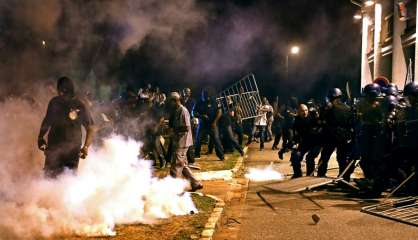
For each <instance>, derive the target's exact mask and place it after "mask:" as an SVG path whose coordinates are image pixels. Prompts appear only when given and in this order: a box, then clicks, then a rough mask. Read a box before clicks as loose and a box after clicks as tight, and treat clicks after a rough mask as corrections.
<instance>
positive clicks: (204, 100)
mask: <svg viewBox="0 0 418 240" xmlns="http://www.w3.org/2000/svg"><path fill="white" fill-rule="evenodd" d="M194 116H195V117H197V118H199V120H200V121H199V126H198V130H197V134H196V142H195V143H196V145H195V157H196V158H200V151H201V146H202V141H203V139H204V138H205V136H207V135H209V137H210V140H211V141H212V142H213V144H214V147H215V152H216V155H217V156H218V158H219V159H220V160H224V150H223V148H222V144H221V140H220V137H219V129H218V121H219V119H220V118H221V116H222V110H221V109H220V107H219V106H218V105H217V103H216V100H215V99H214V98H211V97H210V96H209V94H208V92H207V91H204V90H203V91H202V95H201V101H200V102H199V103H198V104H196V108H195V111H194Z"/></svg>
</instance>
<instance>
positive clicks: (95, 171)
mask: <svg viewBox="0 0 418 240" xmlns="http://www.w3.org/2000/svg"><path fill="white" fill-rule="evenodd" d="M139 148H140V143H138V142H135V141H133V140H125V139H123V138H122V137H119V136H113V137H111V138H109V139H107V140H105V143H104V146H103V147H101V148H100V149H97V150H93V152H92V153H91V155H90V156H89V157H88V158H87V159H86V160H85V161H83V162H81V163H80V166H79V171H78V173H77V175H73V174H71V173H66V174H63V175H62V176H60V177H59V178H58V179H56V180H50V179H42V178H39V179H37V180H35V181H32V182H31V183H29V184H28V185H27V186H26V187H25V189H20V193H19V194H18V195H15V196H14V197H12V199H2V200H1V205H0V213H1V215H2V216H1V218H0V236H2V235H3V234H12V236H17V237H21V238H30V237H34V236H44V237H48V236H53V235H72V234H75V235H83V236H97V235H100V236H102V235H114V234H115V232H114V231H113V229H114V226H115V224H123V223H134V222H142V223H151V222H152V221H154V220H156V219H160V218H168V217H170V216H172V215H185V214H189V213H190V212H191V211H194V212H196V211H197V210H196V208H195V206H194V204H193V201H192V200H191V197H190V195H189V194H183V191H184V189H185V187H187V184H188V183H187V182H186V181H184V180H181V179H173V178H171V177H166V178H164V179H157V178H154V177H153V176H152V170H151V169H152V166H151V163H150V161H145V160H140V161H138V159H137V155H138V149H139ZM3 236H4V235H3Z"/></svg>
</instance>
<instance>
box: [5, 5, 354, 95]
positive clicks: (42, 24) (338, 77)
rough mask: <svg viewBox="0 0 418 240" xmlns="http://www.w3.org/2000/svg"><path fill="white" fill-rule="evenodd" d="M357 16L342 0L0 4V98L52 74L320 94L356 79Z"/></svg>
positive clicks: (82, 81) (100, 81)
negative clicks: (246, 83) (248, 81)
mask: <svg viewBox="0 0 418 240" xmlns="http://www.w3.org/2000/svg"><path fill="white" fill-rule="evenodd" d="M356 10H357V9H356V7H355V6H353V5H351V3H350V1H349V0H317V1H313V0H232V1H224V0H170V1H161V0H141V1H139V0H120V1H111V0H103V1H99V0H60V1H57V0H38V1H33V0H22V1H14V0H3V1H0V81H1V83H2V84H1V87H2V88H1V89H0V95H5V94H8V93H11V92H25V91H26V92H27V91H30V90H28V89H30V88H29V86H30V87H32V88H33V87H36V86H38V84H37V83H38V82H39V81H46V80H47V81H53V80H54V79H56V77H58V76H60V75H69V76H70V77H72V78H74V79H76V80H77V82H78V83H79V85H81V87H82V88H87V87H86V86H87V85H88V84H87V83H88V82H91V79H97V81H96V87H97V86H100V85H112V86H113V87H114V89H117V88H118V85H119V84H120V83H122V84H132V85H134V86H136V87H140V86H143V85H145V84H146V83H152V84H154V85H159V86H160V87H161V88H163V89H165V90H166V91H168V90H173V89H180V88H183V87H185V86H191V87H193V88H194V89H196V90H198V89H199V88H201V87H204V86H211V87H214V88H216V89H218V90H219V89H221V88H223V87H225V86H228V85H229V84H230V83H232V82H234V81H236V80H238V79H240V78H241V77H242V76H244V75H246V74H248V73H250V72H252V73H254V74H255V75H256V79H257V81H258V84H259V86H260V88H261V93H262V95H267V96H270V97H272V96H276V95H279V96H280V97H281V98H282V99H285V98H287V97H289V96H291V95H295V96H300V97H306V96H313V97H322V96H323V95H324V93H326V92H327V90H328V88H330V87H335V86H337V87H344V86H345V83H346V81H350V82H351V84H352V85H353V86H354V85H355V83H356V82H358V81H359V77H360V48H361V35H360V27H361V26H360V24H359V23H355V22H353V18H352V16H353V13H354V12H355V11H356ZM42 40H46V43H47V44H46V45H42V44H41V42H42ZM293 44H298V45H299V46H300V47H301V54H300V55H299V56H294V57H293V56H292V57H290V58H289V80H286V74H285V72H286V71H285V59H286V54H287V53H288V50H289V47H290V46H291V45H293ZM91 72H94V77H91V75H89V73H91ZM10 78H13V80H14V81H13V82H12V84H11V83H10ZM90 85H91V84H90ZM18 90H21V91H18Z"/></svg>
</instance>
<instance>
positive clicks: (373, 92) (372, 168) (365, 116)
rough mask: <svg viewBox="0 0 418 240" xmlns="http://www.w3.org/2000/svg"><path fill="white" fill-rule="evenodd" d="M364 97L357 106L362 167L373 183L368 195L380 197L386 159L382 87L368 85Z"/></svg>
mask: <svg viewBox="0 0 418 240" xmlns="http://www.w3.org/2000/svg"><path fill="white" fill-rule="evenodd" d="M363 95H364V96H363V98H362V99H361V100H360V102H359V103H358V106H357V115H358V118H359V121H360V136H359V141H360V155H361V161H360V167H361V168H362V170H363V173H364V176H365V177H366V179H368V180H370V183H371V191H369V192H368V193H369V194H370V195H373V196H380V194H381V191H382V185H381V182H382V181H381V179H382V177H383V176H382V175H383V174H382V173H383V165H382V164H381V161H382V159H383V157H384V152H383V151H382V149H383V147H384V145H385V127H384V124H385V112H384V108H383V107H382V100H383V99H382V97H381V87H380V86H379V85H378V84H376V83H372V84H368V85H366V86H365V87H364V90H363Z"/></svg>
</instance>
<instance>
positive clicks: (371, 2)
mask: <svg viewBox="0 0 418 240" xmlns="http://www.w3.org/2000/svg"><path fill="white" fill-rule="evenodd" d="M364 5H365V6H366V7H371V6H373V5H374V1H373V0H366V1H364Z"/></svg>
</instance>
